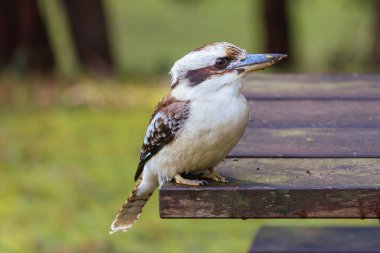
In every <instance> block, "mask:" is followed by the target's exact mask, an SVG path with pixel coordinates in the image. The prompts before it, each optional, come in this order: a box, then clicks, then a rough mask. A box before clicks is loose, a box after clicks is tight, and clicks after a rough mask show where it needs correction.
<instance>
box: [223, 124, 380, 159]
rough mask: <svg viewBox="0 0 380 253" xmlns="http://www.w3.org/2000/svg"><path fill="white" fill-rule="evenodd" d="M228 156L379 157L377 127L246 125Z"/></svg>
mask: <svg viewBox="0 0 380 253" xmlns="http://www.w3.org/2000/svg"><path fill="white" fill-rule="evenodd" d="M229 157H341V158H342V157H347V158H355V157H362V158H366V157H380V128H373V129H371V128H368V129H367V128H287V129H285V128H282V129H269V128H248V129H247V131H246V132H245V134H244V136H243V138H242V139H241V140H240V142H239V143H238V145H237V146H236V147H235V148H234V149H233V150H232V152H231V153H230V155H229Z"/></svg>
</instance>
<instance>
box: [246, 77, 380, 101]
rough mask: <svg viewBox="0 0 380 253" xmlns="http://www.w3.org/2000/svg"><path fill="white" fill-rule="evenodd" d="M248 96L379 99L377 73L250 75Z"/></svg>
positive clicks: (249, 97) (379, 85)
mask: <svg viewBox="0 0 380 253" xmlns="http://www.w3.org/2000/svg"><path fill="white" fill-rule="evenodd" d="M244 92H245V95H246V97H247V98H248V99H304V98H307V99H310V98H312V99H320V100H329V99H339V100H343V99H348V100H351V99H352V100H359V99H380V75H284V74H282V75H279V74H272V75H267V74H266V75H257V74H256V75H252V77H251V78H249V79H248V80H247V81H246V83H245V86H244Z"/></svg>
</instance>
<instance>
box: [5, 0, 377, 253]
mask: <svg viewBox="0 0 380 253" xmlns="http://www.w3.org/2000/svg"><path fill="white" fill-rule="evenodd" d="M379 15H380V1H377V0H361V1H356V0H335V1H330V0H314V1H302V0H288V1H280V0H272V1H270V0H267V1H264V0H236V1H227V0H194V1H191V0H159V1H158V0H157V1H148V0H140V1H127V0H103V1H102V0H38V1H37V0H22V1H21V0H20V1H12V0H0V189H1V191H0V196H1V202H0V225H1V226H0V252H20V253H21V252H62V253H71V252H152V251H154V252H205V251H207V252H245V251H246V250H247V249H248V247H249V244H250V243H251V239H252V238H253V236H254V233H255V231H256V230H257V229H258V228H259V227H260V225H262V224H285V225H286V224H299V225H310V224H313V225H326V224H347V225H348V224H357V225H376V224H377V223H378V221H368V220H363V221H353V220H350V221H344V220H335V221H333V220H293V221H291V220H246V221H242V220H181V219H178V220H161V219H159V217H158V200H157V193H156V194H154V196H153V197H152V199H151V200H150V201H149V202H148V204H147V206H146V208H145V209H144V212H143V214H142V216H141V218H140V220H139V221H138V223H137V224H136V225H135V226H134V227H133V229H132V230H131V231H129V232H128V233H127V234H124V233H117V234H115V235H112V236H109V235H108V231H109V226H110V223H111V221H112V219H113V218H114V215H115V214H116V212H117V211H118V209H119V208H120V206H121V204H122V203H123V201H124V199H125V198H126V197H127V195H128V194H129V191H130V190H131V189H132V188H133V185H134V182H133V175H134V172H135V168H136V166H137V163H138V157H139V150H140V147H141V143H142V139H143V136H144V133H145V129H146V126H147V123H148V120H149V117H150V113H151V111H152V108H153V107H154V105H155V103H156V102H157V101H158V100H159V99H160V98H161V97H162V96H163V95H164V94H166V93H167V92H168V91H169V85H168V80H169V78H168V76H167V74H166V73H167V72H168V71H169V69H170V67H171V65H172V64H173V62H174V61H175V60H177V59H178V58H180V57H182V56H183V55H184V54H186V53H187V52H189V51H191V50H192V49H194V48H196V47H198V46H200V45H203V44H206V43H209V42H214V41H229V42H232V43H234V44H237V45H238V46H240V47H243V48H245V49H247V50H248V51H250V52H274V51H275V52H279V53H288V54H289V55H290V57H289V58H288V61H287V63H284V64H280V65H283V66H282V68H281V66H280V65H279V67H280V68H277V69H276V68H274V69H273V70H270V71H275V72H276V71H287V72H310V73H336V72H347V73H376V72H379V63H380V39H379V36H380V17H379Z"/></svg>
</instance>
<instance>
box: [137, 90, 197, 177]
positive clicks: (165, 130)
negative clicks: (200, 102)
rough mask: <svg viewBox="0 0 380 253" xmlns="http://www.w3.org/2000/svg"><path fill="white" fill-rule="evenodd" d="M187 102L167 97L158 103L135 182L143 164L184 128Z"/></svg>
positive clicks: (188, 104) (142, 168)
mask: <svg viewBox="0 0 380 253" xmlns="http://www.w3.org/2000/svg"><path fill="white" fill-rule="evenodd" d="M189 102H190V101H180V100H177V99H176V98H174V97H172V96H171V95H168V96H166V97H164V98H163V99H162V100H161V101H160V102H159V103H158V105H157V106H156V108H155V110H154V112H153V114H152V117H151V119H150V123H149V126H148V129H147V130H146V134H145V138H144V143H143V146H142V148H141V155H140V163H139V165H138V167H137V171H136V174H135V180H137V178H139V176H140V175H141V173H142V172H143V170H144V165H145V163H146V162H147V161H148V160H149V159H150V158H151V157H152V156H154V155H155V154H156V153H157V152H158V151H160V150H161V149H162V148H163V147H164V146H165V145H167V144H169V143H170V142H171V141H173V140H174V138H175V137H176V134H177V132H178V131H179V130H180V129H181V128H182V127H183V126H184V124H185V121H186V119H187V118H188V117H189V111H190V103H189Z"/></svg>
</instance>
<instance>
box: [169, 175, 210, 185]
mask: <svg viewBox="0 0 380 253" xmlns="http://www.w3.org/2000/svg"><path fill="white" fill-rule="evenodd" d="M174 180H175V182H176V183H177V184H185V185H193V186H202V185H206V184H208V182H207V181H206V180H195V179H187V178H183V177H182V176H181V175H175V176H174Z"/></svg>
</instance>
